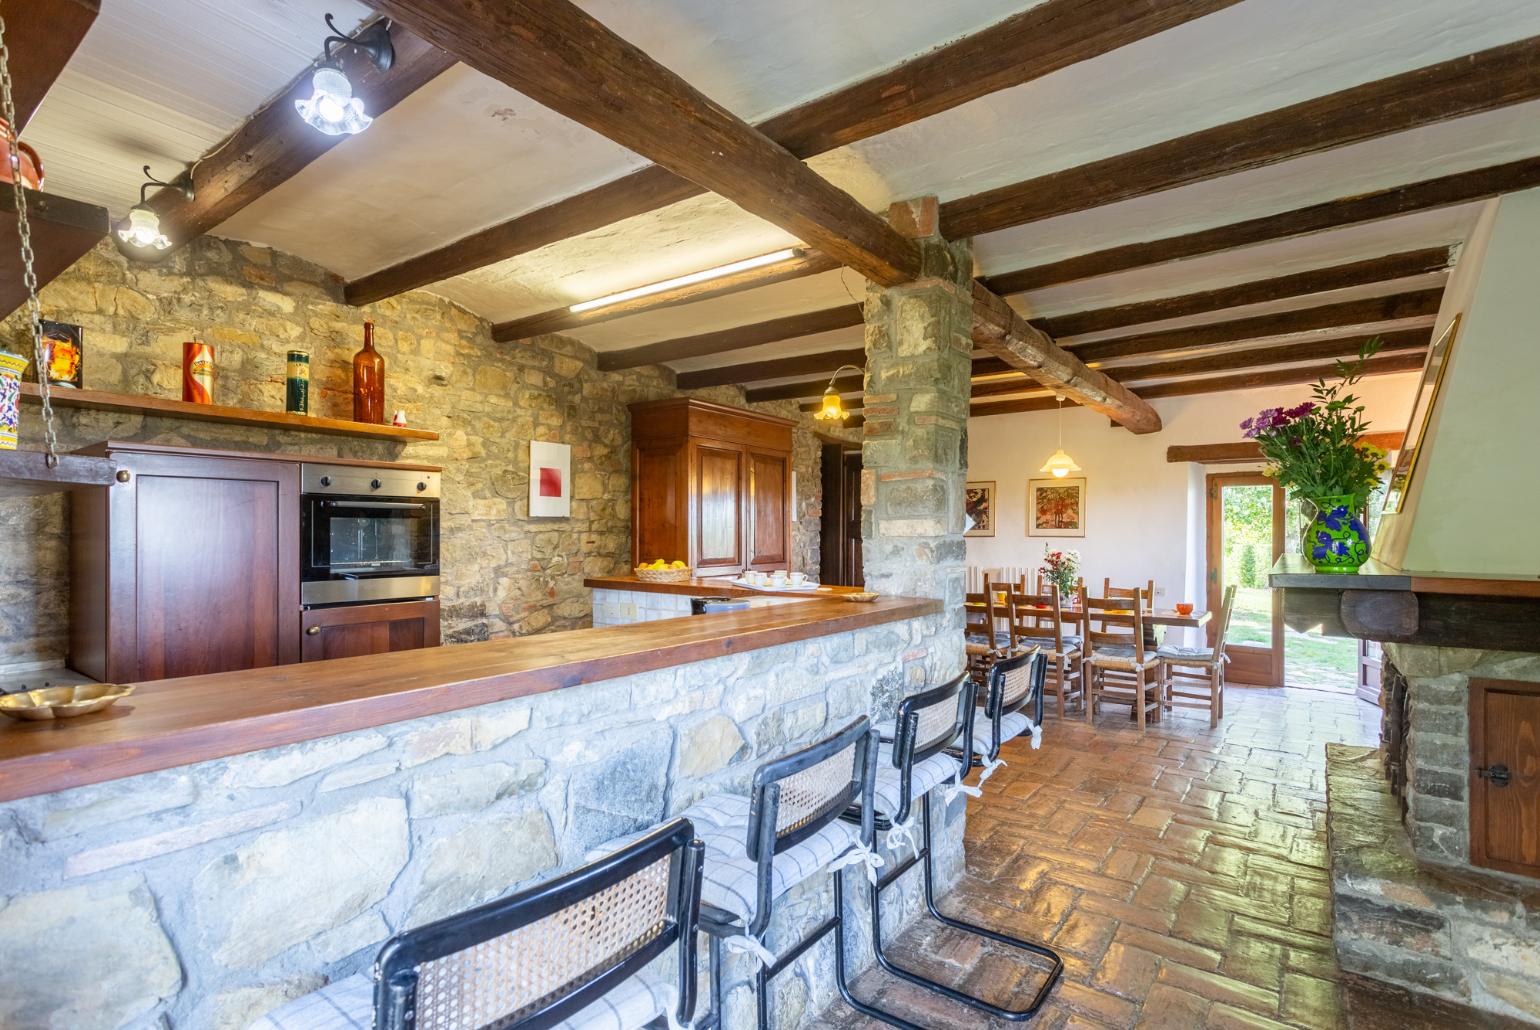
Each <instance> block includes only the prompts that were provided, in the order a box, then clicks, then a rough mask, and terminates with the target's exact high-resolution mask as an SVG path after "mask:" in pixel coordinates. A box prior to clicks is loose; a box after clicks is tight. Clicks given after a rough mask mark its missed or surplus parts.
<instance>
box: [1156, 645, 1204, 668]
mask: <svg viewBox="0 0 1540 1030" xmlns="http://www.w3.org/2000/svg"><path fill="white" fill-rule="evenodd" d="M1155 653H1156V654H1157V655H1158V656H1160V657H1161V658H1165V659H1168V660H1169V661H1173V662H1192V663H1193V664H1195V665H1196V664H1204V665H1212V664H1213V662H1214V649H1213V648H1212V647H1177V646H1176V645H1175V644H1162V645H1160V647H1159V648H1158V649H1157V650H1156V651H1155Z"/></svg>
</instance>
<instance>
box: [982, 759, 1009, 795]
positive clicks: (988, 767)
mask: <svg viewBox="0 0 1540 1030" xmlns="http://www.w3.org/2000/svg"><path fill="white" fill-rule="evenodd" d="M1005 766H1006V761H1005V759H1003V758H991V759H990V760H989V761H987V762H985V763H984V771H983V772H981V773H979V789H980V790H982V789H983V788H984V781H985V780H987V779H989V778H990V777H991V776H993V775H994V774H995V770H996V769H1004V768H1005Z"/></svg>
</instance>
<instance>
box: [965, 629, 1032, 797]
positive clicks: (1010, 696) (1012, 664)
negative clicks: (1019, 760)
mask: <svg viewBox="0 0 1540 1030" xmlns="http://www.w3.org/2000/svg"><path fill="white" fill-rule="evenodd" d="M1047 674H1048V659H1047V656H1046V655H1044V654H1043V653H1042V650H1041V649H1040V648H1038V647H1035V646H1034V647H1033V648H1032V649H1031V650H1030V651H1024V652H1022V653H1021V654H1018V655H1014V656H1012V657H1010V658H1007V659H1005V660H1004V661H1002V662H999V663H997V664H996V665H995V667H994V668H993V669H991V670H990V674H989V684H988V690H989V693H988V694H987V695H986V696H985V699H984V707H982V708H979V709H977V710H975V711H974V713H973V736H972V741H973V746H972V747H971V748H970V749H969V751H970V752H971V754H970V756H969V757H970V759H971V763H972V764H973V765H981V766H983V769H984V771H983V772H982V773H980V774H979V782H978V783H977V784H975V785H974V789H979V788H982V787H983V786H984V781H985V780H987V779H989V778H990V777H991V776H993V775H994V774H995V770H997V769H1001V768H1003V767H1004V766H1005V762H1003V761H1001V760H1000V748H1001V746H1002V745H1003V744H1005V742H1006V741H1009V740H1015V739H1016V738H1017V737H1019V736H1021V735H1022V734H1024V733H1028V734H1031V736H1032V748H1033V750H1036V749H1037V748H1038V747H1039V746H1040V744H1041V741H1042V738H1043V685H1044V680H1045V679H1046V677H1047ZM1029 703H1031V704H1032V706H1033V712H1032V714H1031V715H1030V716H1029V715H1027V714H1026V713H1025V712H1023V711H1022V709H1024V708H1026V707H1027V705H1028V704H1029Z"/></svg>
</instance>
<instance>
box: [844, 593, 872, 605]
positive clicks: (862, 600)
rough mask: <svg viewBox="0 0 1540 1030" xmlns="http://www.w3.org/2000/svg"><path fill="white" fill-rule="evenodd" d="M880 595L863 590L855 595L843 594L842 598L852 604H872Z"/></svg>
mask: <svg viewBox="0 0 1540 1030" xmlns="http://www.w3.org/2000/svg"><path fill="white" fill-rule="evenodd" d="M879 596H880V595H879V594H877V593H875V592H874V591H871V590H862V591H859V592H858V593H854V594H841V595H840V597H841V598H843V599H844V600H846V601H849V602H850V603H851V604H870V603H871V602H873V601H875V600H877V598H878V597H879Z"/></svg>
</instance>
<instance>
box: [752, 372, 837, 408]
mask: <svg viewBox="0 0 1540 1030" xmlns="http://www.w3.org/2000/svg"><path fill="white" fill-rule="evenodd" d="M828 387H829V377H828V376H822V377H815V378H813V379H799V380H798V381H797V382H795V383H781V384H780V385H779V386H760V387H756V388H754V389H752V390H745V391H744V392H743V399H744V400H746V401H748V402H749V403H750V404H753V403H756V402H758V401H791V400H800V399H801V398H803V397H817V396H820V395H821V394H822V393H823V392H824V390H826V389H828ZM865 388H866V377H865V376H864V375H860V376H853V375H843V376H840V377H839V378H838V379H836V380H834V390H835V392H836V393H860V392H861V391H862V390H863V389H865Z"/></svg>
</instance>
